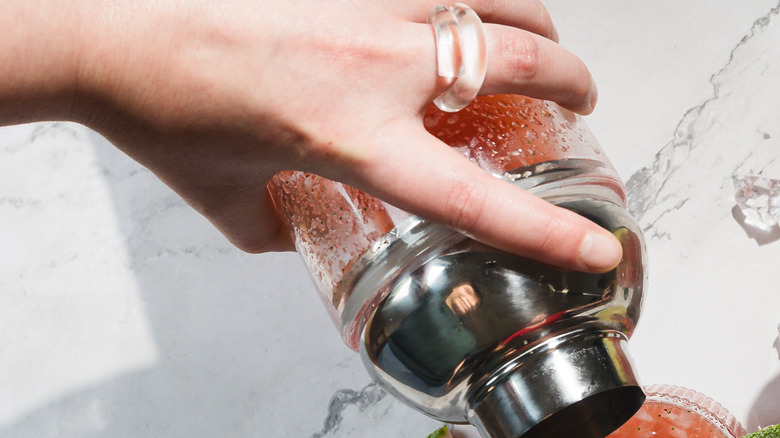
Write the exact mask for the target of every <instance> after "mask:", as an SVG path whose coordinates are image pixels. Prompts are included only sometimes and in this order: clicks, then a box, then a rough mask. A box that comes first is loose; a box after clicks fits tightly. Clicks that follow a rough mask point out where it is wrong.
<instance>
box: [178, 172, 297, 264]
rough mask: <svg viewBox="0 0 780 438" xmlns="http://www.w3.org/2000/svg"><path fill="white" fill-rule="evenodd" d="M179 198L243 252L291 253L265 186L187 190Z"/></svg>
mask: <svg viewBox="0 0 780 438" xmlns="http://www.w3.org/2000/svg"><path fill="white" fill-rule="evenodd" d="M182 197H183V198H184V200H185V201H186V202H187V203H189V204H190V205H192V207H193V208H195V210H197V211H198V212H199V213H201V214H202V215H203V216H205V217H206V218H207V219H208V220H209V221H210V222H211V223H212V224H213V225H214V226H215V227H216V228H217V229H218V230H219V231H220V232H221V233H222V234H223V235H224V236H225V237H226V238H227V239H228V240H229V241H230V243H232V244H233V245H235V246H236V247H237V248H239V249H241V250H243V251H246V252H249V253H261V252H268V251H293V250H294V247H293V244H292V241H291V240H290V235H289V234H288V232H287V230H286V229H285V228H284V225H282V223H281V221H280V220H279V216H278V215H277V214H276V212H275V210H274V208H273V202H272V201H271V197H270V195H269V194H268V191H267V190H266V188H265V186H264V185H261V186H254V185H252V186H250V187H249V188H247V189H243V190H242V189H236V188H235V187H225V188H224V189H209V190H196V191H192V190H189V191H185V193H183V194H182Z"/></svg>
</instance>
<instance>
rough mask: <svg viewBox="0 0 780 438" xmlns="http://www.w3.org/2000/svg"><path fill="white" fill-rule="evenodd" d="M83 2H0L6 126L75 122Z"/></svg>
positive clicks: (1, 98)
mask: <svg viewBox="0 0 780 438" xmlns="http://www.w3.org/2000/svg"><path fill="white" fill-rule="evenodd" d="M80 8H83V2H81V1H79V0H74V1H68V2H54V1H52V0H26V1H17V0H0V9H1V10H2V11H3V13H2V14H0V29H4V32H3V33H4V35H3V37H2V38H0V124H2V125H10V124H16V123H24V122H31V121H43V120H69V119H72V118H73V102H74V99H75V97H76V95H77V93H78V75H79V64H80V56H81V51H82V50H83V46H84V44H83V29H84V27H83V26H84V13H83V11H82V10H80Z"/></svg>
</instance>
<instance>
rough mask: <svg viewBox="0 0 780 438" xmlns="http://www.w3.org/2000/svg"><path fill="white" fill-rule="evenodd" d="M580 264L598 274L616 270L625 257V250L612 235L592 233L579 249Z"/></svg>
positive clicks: (583, 240) (586, 236)
mask: <svg viewBox="0 0 780 438" xmlns="http://www.w3.org/2000/svg"><path fill="white" fill-rule="evenodd" d="M579 256H580V263H582V264H583V265H585V266H586V267H588V268H589V269H592V270H594V271H598V272H605V271H608V270H610V269H612V268H614V267H615V266H616V265H617V264H618V262H620V259H621V257H622V256H623V248H621V246H620V243H619V242H618V241H617V239H616V238H615V237H614V236H612V235H611V234H604V233H599V232H591V233H588V234H586V235H585V238H584V239H582V243H580V249H579Z"/></svg>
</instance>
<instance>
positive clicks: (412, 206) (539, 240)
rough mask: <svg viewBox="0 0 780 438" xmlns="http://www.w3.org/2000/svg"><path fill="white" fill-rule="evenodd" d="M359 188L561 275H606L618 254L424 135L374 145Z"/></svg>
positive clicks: (586, 228)
mask: <svg viewBox="0 0 780 438" xmlns="http://www.w3.org/2000/svg"><path fill="white" fill-rule="evenodd" d="M380 143H385V144H381V145H379V147H377V148H375V149H374V150H375V151H376V153H377V154H379V156H375V157H372V158H374V159H372V160H371V161H372V162H373V163H376V164H375V165H373V166H367V167H366V168H364V169H363V170H362V171H358V172H360V175H359V176H358V178H359V179H360V181H359V183H360V185H363V187H362V189H364V190H365V191H367V192H369V193H371V194H373V195H374V196H377V197H379V198H380V199H383V200H385V201H386V202H389V203H391V204H393V205H395V206H397V207H399V208H401V209H404V210H406V211H408V212H410V213H412V214H416V215H418V216H421V217H424V218H426V219H429V220H432V221H434V222H438V223H442V224H444V225H447V226H449V227H451V228H454V229H456V230H459V231H462V232H464V233H465V234H468V235H469V236H471V237H473V238H474V239H476V240H479V241H481V242H483V243H485V244H488V245H490V246H493V247H496V248H498V249H502V250H504V251H508V252H512V253H516V254H519V255H522V256H525V257H529V258H533V259H535V260H539V261H541V262H544V263H547V264H551V265H554V266H558V267H561V268H565V269H573V270H578V271H585V272H605V271H608V270H610V269H612V268H614V267H615V266H616V265H617V263H618V262H619V261H620V258H621V256H622V248H621V246H620V243H619V242H618V240H617V239H616V238H615V237H614V236H613V235H612V234H611V233H610V232H609V231H607V230H605V229H603V228H601V227H600V226H598V225H596V224H595V223H593V222H591V221H590V220H588V219H586V218H584V217H582V216H580V215H578V214H576V213H574V212H571V211H569V210H566V209H563V208H560V207H556V206H554V205H552V204H550V203H549V202H547V201H544V200H542V199H541V198H538V197H536V196H534V195H532V194H530V193H528V192H526V191H525V190H523V189H521V188H519V187H516V186H514V185H513V184H511V183H509V182H507V181H504V180H501V179H499V178H496V177H494V176H492V175H490V174H489V173H487V172H485V171H484V170H482V169H481V168H479V167H478V166H477V165H476V164H474V163H472V162H471V161H469V160H468V159H467V158H466V157H464V156H463V155H461V154H460V153H458V152H457V151H456V150H454V149H452V148H450V147H449V146H447V145H446V144H445V143H443V142H441V141H440V140H438V139H437V138H435V137H433V136H432V135H430V134H428V133H427V132H426V131H424V130H422V129H415V128H409V127H407V129H395V130H393V134H392V135H390V136H387V137H385V138H381V139H380Z"/></svg>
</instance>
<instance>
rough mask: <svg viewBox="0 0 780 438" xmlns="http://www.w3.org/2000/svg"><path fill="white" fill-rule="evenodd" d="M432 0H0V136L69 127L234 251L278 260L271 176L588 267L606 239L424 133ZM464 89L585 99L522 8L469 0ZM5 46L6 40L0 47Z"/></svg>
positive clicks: (601, 259)
mask: <svg viewBox="0 0 780 438" xmlns="http://www.w3.org/2000/svg"><path fill="white" fill-rule="evenodd" d="M440 2H441V1H440V0H414V1H413V0H397V1H392V2H377V1H372V0H327V1H317V2H313V1H301V0H291V1H268V0H252V1H245V0H226V1H213V0H170V1H163V0H157V1H155V0H138V1H113V0H71V1H69V2H55V1H52V0H28V1H24V2H20V1H16V0H0V8H1V9H2V10H3V14H1V15H0V28H2V29H6V35H4V37H3V38H1V39H0V55H2V59H3V62H0V78H2V81H0V124H6V125H8V124H15V123H24V122H32V121H45V120H69V121H74V122H78V123H82V124H84V125H86V126H88V127H90V128H92V129H94V130H96V131H97V132H99V133H101V134H102V135H104V136H105V137H106V138H107V139H108V140H109V141H111V142H112V144H114V145H116V146H117V147H118V148H120V149H121V150H123V151H124V152H125V153H127V154H128V155H129V156H130V157H132V158H133V159H135V160H137V161H138V162H140V163H141V164H143V165H144V166H146V167H148V168H149V169H150V170H152V171H153V172H154V173H155V174H156V175H157V176H158V177H159V178H160V179H161V180H162V181H164V182H165V183H166V184H167V185H169V186H170V187H171V188H173V189H174V190H175V191H176V192H177V193H178V194H179V195H180V196H181V197H182V198H183V199H184V200H185V201H186V202H187V203H188V204H189V205H191V206H192V207H193V208H194V209H195V210H197V211H198V212H200V213H201V214H203V215H204V216H205V217H206V218H208V219H209V220H210V221H211V223H213V224H214V226H216V227H217V229H219V230H220V231H221V232H222V233H223V234H224V235H225V237H227V239H228V240H230V241H231V242H232V243H233V244H234V245H236V246H237V247H238V248H241V249H242V250H245V251H248V252H253V253H255V252H265V251H277V250H290V249H292V244H291V242H290V237H289V235H288V233H287V232H286V231H285V230H284V229H283V227H282V225H281V223H280V221H279V219H278V217H277V216H276V214H275V212H274V210H273V206H272V204H271V201H270V198H269V196H268V193H267V191H266V185H267V183H268V181H269V180H270V178H271V177H272V176H273V175H274V174H275V173H276V172H278V171H280V170H284V169H295V170H305V171H310V172H313V173H317V174H319V175H322V176H324V177H327V178H331V179H334V180H338V181H341V182H344V183H347V184H350V185H353V186H355V187H357V188H360V189H362V190H364V191H366V192H368V193H370V194H372V195H374V196H377V197H379V198H380V199H383V200H385V201H387V202H389V203H391V204H393V205H395V206H397V207H399V208H402V209H404V210H407V211H409V212H412V213H415V214H418V215H420V216H422V217H425V218H427V219H430V220H433V221H437V222H441V223H444V224H446V225H449V226H452V227H454V228H456V229H458V230H461V231H463V232H465V233H467V234H469V235H471V236H473V237H474V238H476V239H477V240H480V241H482V242H485V243H487V244H490V245H493V246H496V247H498V248H501V249H504V250H507V251H511V252H514V253H518V254H522V255H525V256H528V257H532V258H535V259H538V260H541V261H543V262H546V263H549V264H552V265H556V266H560V267H563V268H567V269H576V270H582V271H591V272H600V271H606V270H609V269H611V268H612V267H614V266H615V265H616V264H617V263H618V261H619V260H620V257H621V249H620V246H619V244H618V242H617V240H616V239H615V238H614V237H613V236H612V235H611V234H610V233H608V232H607V231H605V230H603V229H601V228H600V227H598V226H596V225H595V224H593V223H591V222H590V221H588V220H586V219H584V218H582V217H580V216H578V215H576V214H573V213H571V212H569V211H566V210H563V209H561V208H557V207H555V206H552V205H551V204H549V203H547V202H545V201H542V200H540V199H538V198H536V197H534V196H532V195H530V194H528V193H526V192H524V191H523V190H521V189H519V188H517V187H515V186H512V185H511V184H508V183H506V182H502V181H500V180H498V179H496V178H494V177H492V176H490V175H488V174H487V173H485V172H484V171H482V170H481V169H479V168H478V167H477V166H476V165H474V164H472V163H471V162H469V161H468V160H467V159H466V158H464V157H463V156H461V155H460V154H459V153H457V152H455V151H454V150H452V149H450V148H449V147H448V146H447V145H445V144H443V143H441V142H440V141H439V140H438V139H436V138H434V137H433V136H431V135H430V134H428V133H427V132H426V131H425V129H424V127H423V123H422V113H423V111H424V109H425V107H426V106H427V105H428V104H429V103H430V102H431V101H432V100H433V98H434V97H435V96H436V95H438V94H439V93H441V92H442V90H443V87H444V86H445V84H444V83H443V82H442V81H440V80H437V76H436V63H435V56H436V54H435V47H434V40H433V34H432V31H431V28H430V27H429V26H428V25H427V24H426V23H425V21H426V16H427V13H428V10H429V9H430V8H431V7H432V6H434V5H435V4H438V3H440ZM468 4H469V6H470V7H472V8H473V9H474V10H475V11H476V12H477V14H479V16H480V17H481V18H482V20H483V21H484V22H485V32H486V38H487V46H488V49H487V51H488V53H487V56H488V71H487V77H486V79H485V83H484V85H483V87H482V89H481V90H480V92H481V93H482V94H494V93H513V94H524V95H528V96H532V97H539V98H545V99H548V100H554V101H556V102H558V103H559V104H561V105H562V106H564V107H567V108H569V109H571V110H573V111H576V112H579V113H582V114H588V113H590V112H591V111H592V110H593V107H594V105H595V102H596V96H597V93H596V88H595V85H594V84H593V80H592V79H591V75H590V73H589V72H588V70H587V68H586V67H585V65H584V64H583V63H582V61H581V60H580V59H578V58H577V57H576V56H574V55H573V54H571V53H570V52H568V51H567V50H566V49H564V48H563V47H562V46H560V45H558V44H557V38H558V37H557V32H556V30H555V27H554V26H553V23H552V21H551V20H550V17H549V15H548V14H547V11H546V10H545V8H544V6H543V5H542V4H541V3H539V2H538V1H537V0H517V1H511V0H472V1H470V2H469V3H468ZM9 33H10V34H9Z"/></svg>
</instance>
